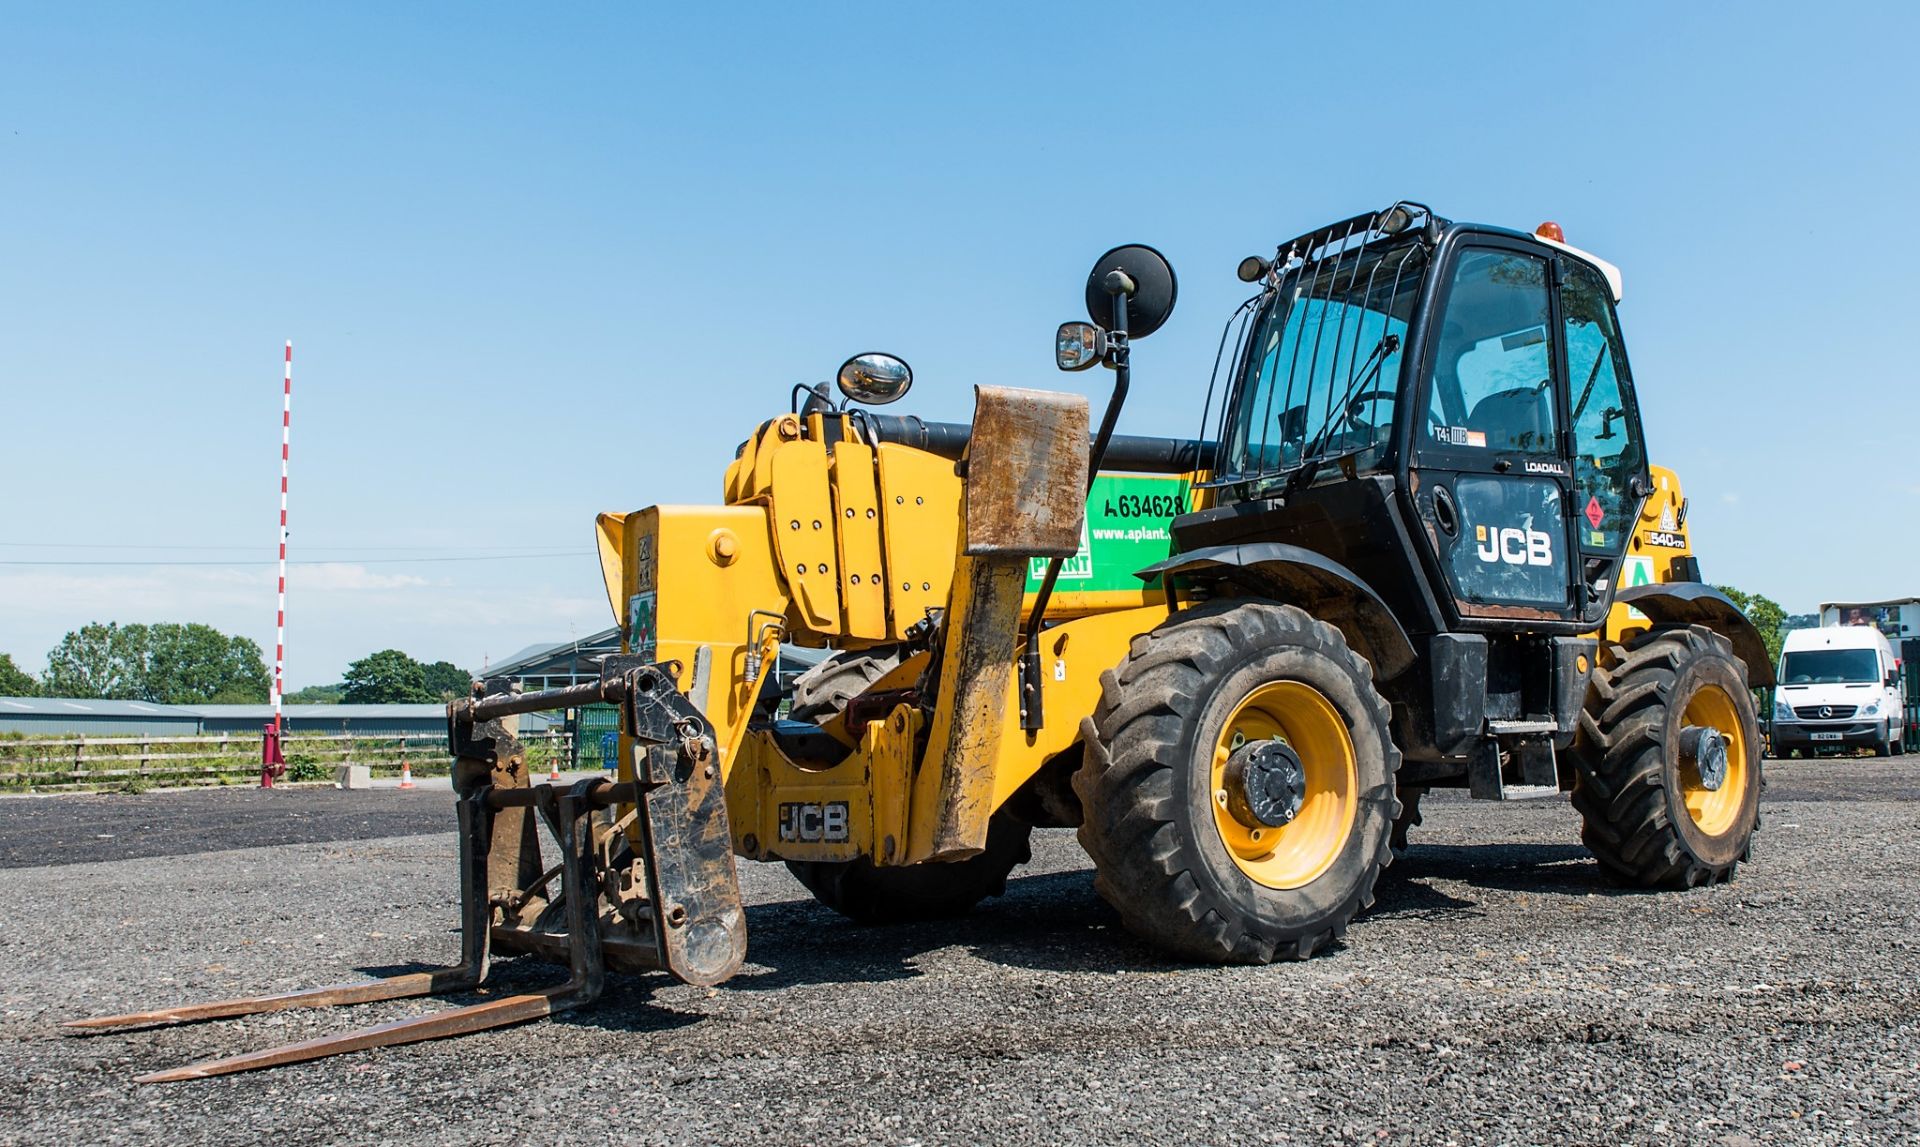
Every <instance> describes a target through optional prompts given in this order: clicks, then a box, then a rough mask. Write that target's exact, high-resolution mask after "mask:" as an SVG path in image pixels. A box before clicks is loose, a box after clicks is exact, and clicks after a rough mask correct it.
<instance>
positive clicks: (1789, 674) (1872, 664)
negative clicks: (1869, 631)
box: [1780, 649, 1880, 685]
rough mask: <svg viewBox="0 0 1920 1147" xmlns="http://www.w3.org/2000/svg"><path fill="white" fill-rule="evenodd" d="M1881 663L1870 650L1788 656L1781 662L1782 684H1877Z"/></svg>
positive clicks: (1827, 650)
mask: <svg viewBox="0 0 1920 1147" xmlns="http://www.w3.org/2000/svg"><path fill="white" fill-rule="evenodd" d="M1879 670H1880V659H1879V658H1877V657H1875V656H1874V655H1873V650H1871V649H1809V650H1806V651H1805V652H1802V653H1789V654H1787V655H1786V656H1785V657H1784V658H1782V659H1781V661H1780V680H1781V682H1782V683H1783V684H1786V685H1838V684H1840V683H1842V682H1860V681H1868V682H1872V681H1878V680H1879V679H1880V672H1879Z"/></svg>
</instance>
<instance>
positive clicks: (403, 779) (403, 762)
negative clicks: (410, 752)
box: [400, 757, 413, 789]
mask: <svg viewBox="0 0 1920 1147" xmlns="http://www.w3.org/2000/svg"><path fill="white" fill-rule="evenodd" d="M400 787H401V788H403V789H410V788H412V787H413V766H412V765H409V764H408V763H407V759H406V758H405V757H401V758H400Z"/></svg>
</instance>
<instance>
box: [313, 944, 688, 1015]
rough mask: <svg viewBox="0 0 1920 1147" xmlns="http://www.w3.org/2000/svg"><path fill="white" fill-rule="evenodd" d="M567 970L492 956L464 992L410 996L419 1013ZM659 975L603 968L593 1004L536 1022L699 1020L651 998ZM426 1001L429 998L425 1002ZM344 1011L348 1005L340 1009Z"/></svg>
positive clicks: (493, 996)
mask: <svg viewBox="0 0 1920 1147" xmlns="http://www.w3.org/2000/svg"><path fill="white" fill-rule="evenodd" d="M439 966H440V965H438V964H427V963H409V964H386V965H379V966H368V967H363V968H359V969H357V970H358V971H360V972H362V973H363V974H365V975H368V976H402V975H406V974H408V973H410V972H431V971H433V970H434V969H436V968H438V967H439ZM566 978H567V969H566V968H565V967H564V966H563V965H560V964H550V963H548V962H546V961H545V960H540V959H537V958H535V957H533V956H511V957H508V958H506V959H495V960H494V961H493V968H492V972H491V974H490V975H488V977H487V982H486V983H485V984H484V985H482V987H481V988H480V989H479V990H476V991H469V992H449V993H447V994H446V995H443V996H432V997H427V998H425V999H421V1000H416V1001H413V1003H414V1004H415V1005H416V1007H417V1010H418V1011H420V1012H422V1013H424V1012H429V1011H436V1010H440V1009H442V1008H453V1007H464V1006H466V1005H468V1004H480V1003H485V1002H487V1001H488V1000H497V999H499V998H500V997H501V996H511V995H515V994H517V993H521V992H537V991H539V990H540V989H542V988H549V987H552V986H554V985H555V984H560V983H564V982H565V981H566ZM670 982H671V981H669V980H668V979H667V977H665V976H664V975H660V974H658V973H655V974H649V975H638V976H636V975H627V974H624V973H620V972H609V973H607V985H606V989H605V990H604V991H602V992H601V994H600V998H599V999H598V1000H597V1001H595V1002H594V1003H592V1004H590V1005H588V1006H586V1007H582V1008H578V1009H575V1010H574V1011H570V1012H561V1013H560V1014H559V1015H557V1016H549V1017H547V1018H546V1019H544V1020H540V1021H536V1022H541V1023H559V1024H574V1025H577V1026H579V1027H590V1028H604V1029H607V1030H612V1031H625V1032H663V1031H672V1030H674V1029H676V1028H683V1027H687V1026H689V1025H690V1024H695V1023H699V1022H700V1021H701V1020H702V1019H704V1018H705V1017H703V1016H697V1015H688V1014H687V1013H685V1012H680V1011H675V1010H674V1009H672V1008H669V1007H664V1006H662V1005H660V1004H658V1003H655V1002H654V998H653V997H654V994H655V992H656V990H657V989H659V988H660V987H663V986H665V985H666V984H668V983H670ZM429 1000H430V1001H431V1002H428V1001H429ZM341 1010H342V1011H343V1012H344V1011H348V1010H351V1009H341Z"/></svg>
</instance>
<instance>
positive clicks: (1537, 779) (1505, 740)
mask: <svg viewBox="0 0 1920 1147" xmlns="http://www.w3.org/2000/svg"><path fill="white" fill-rule="evenodd" d="M1487 726H1488V730H1489V732H1491V733H1493V734H1495V735H1494V736H1488V737H1483V738H1481V740H1480V743H1479V744H1478V745H1476V746H1475V747H1474V750H1473V756H1472V757H1471V759H1469V760H1468V762H1467V788H1468V790H1469V791H1470V792H1471V793H1472V794H1473V799H1475V800H1491V801H1515V800H1546V799H1551V798H1563V797H1565V796H1566V795H1567V794H1566V793H1565V792H1564V791H1562V790H1561V788H1560V765H1559V762H1558V760H1557V759H1556V758H1555V755H1554V749H1553V739H1552V738H1553V736H1554V734H1555V733H1556V732H1557V729H1556V727H1555V725H1554V724H1553V722H1551V721H1488V722H1487ZM1503 750H1504V751H1505V752H1506V753H1507V754H1510V755H1511V757H1512V758H1513V759H1512V763H1511V768H1512V769H1513V771H1515V772H1516V773H1517V776H1516V777H1515V778H1514V779H1513V780H1508V779H1507V777H1506V775H1505V774H1506V772H1507V771H1508V770H1507V769H1505V768H1503V767H1502V762H1501V754H1502V752H1503Z"/></svg>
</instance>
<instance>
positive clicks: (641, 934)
mask: <svg viewBox="0 0 1920 1147" xmlns="http://www.w3.org/2000/svg"><path fill="white" fill-rule="evenodd" d="M678 668H679V667H678V666H677V665H674V664H673V663H666V664H660V665H655V664H652V663H650V662H646V661H644V660H642V659H639V658H632V657H610V658H608V659H607V662H606V664H605V666H604V668H603V669H602V671H601V678H600V680H599V681H597V682H593V683H591V684H587V685H579V686H572V687H569V688H566V689H552V690H546V691H543V692H539V693H520V692H518V691H517V686H516V685H515V683H513V682H510V681H507V680H505V679H500V678H496V679H493V680H490V681H488V682H486V683H485V685H484V686H481V687H480V688H479V689H478V690H477V695H476V696H475V697H473V698H470V699H467V700H464V701H456V702H454V703H452V704H450V705H448V706H447V724H448V733H449V739H450V743H451V745H452V747H453V753H454V756H455V758H456V760H455V765H454V784H455V787H456V790H457V792H458V798H457V800H456V802H455V808H456V811H457V814H458V820H459V848H460V904H461V910H460V925H461V927H460V932H461V940H460V962H459V963H457V964H453V965H450V966H448V967H443V968H436V969H432V970H429V971H424V972H414V973H408V974H405V975H399V976H390V977H387V978H384V979H377V980H370V981H363V982H356V983H346V984H336V985H333V986H331V987H325V988H315V989H310V990H307V991H298V992H285V993H281V994H278V995H268V996H252V997H243V998H240V999H232V1000H222V1001H219V1002H215V1003H207V1004H194V1005H186V1006H182V1007H175V1008H164V1009H161V1010H158V1011H150V1012H135V1013H129V1014H126V1015H117V1016H103V1017H99V1018H95V1019H85V1020H74V1021H70V1022H68V1023H66V1024H64V1025H62V1026H63V1028H64V1029H65V1030H67V1031H69V1032H72V1033H76V1034H88V1033H100V1032H106V1031H124V1030H127V1029H130V1028H140V1027H150V1026H155V1025H162V1024H179V1023H193V1022H198V1021H202V1020H211V1019H227V1018H233V1017H237V1016H249V1015H258V1014H261V1013H264V1012H276V1011H285V1010H289V1009H293V1008H323V1007H335V1006H340V1005H346V1004H360V1003H370V1002H374V1001H378V1000H393V999H405V998H408V997H413V996H426V995H435V994H440V993H445V992H462V991H468V990H471V989H474V988H477V987H479V986H480V985H481V984H482V983H483V982H485V980H486V978H487V973H488V970H489V964H490V960H491V956H492V952H493V951H494V950H496V949H497V950H499V951H501V952H503V953H504V952H527V953H534V954H537V955H540V956H543V957H546V958H549V959H554V960H558V961H561V962H564V963H566V964H567V965H568V967H569V968H570V970H571V973H572V974H571V975H570V976H569V977H568V979H567V980H566V981H565V982H563V983H560V984H556V985H554V986H552V987H548V988H542V989H540V990H538V991H534V992H530V993H524V994H518V995H512V996H504V997H501V998H498V999H492V1000H487V1001H484V1002H481V1003H477V1004H471V1005H468V1006H465V1007H459V1008H453V1009H451V1010H447V1011H440V1012H431V1013H427V1014H425V1015H420V1016H414V1017H411V1018H408V1019H403V1020H398V1021H395V1022H392V1023H386V1024H379V1025H375V1026H372V1027H367V1028H361V1029H359V1030H357V1031H351V1032H347V1033H344V1034H341V1035H334V1036H323V1037H320V1038H318V1039H311V1040H304V1041H301V1042H298V1043H290V1044H285V1045H283V1046H280V1047H275V1048H269V1049H266V1050H264V1051H257V1052H248V1053H244V1054H241V1055H235V1056H227V1057H223V1058H217V1059H209V1060H203V1061H201V1062H198V1063H194V1064H190V1065H188V1066H185V1067H181V1068H175V1069H171V1070H168V1071H159V1072H153V1073H150V1074H147V1075H142V1076H138V1077H137V1078H136V1082H140V1083H165V1082H173V1081H178V1080H186V1079H202V1078H206V1077H209V1076H214V1075H226V1074H229V1073H232V1072H238V1071H251V1070H254V1069H256V1068H263V1067H275V1066H279V1065H282V1064H289V1063H299V1062H302V1061H304V1060H311V1059H320V1058H323V1057H326V1056H331V1055H340V1054H343V1053H345V1052H350V1051H360V1050H364V1049H366V1048H374V1047H387V1046H391V1045H394V1044H403V1043H417V1042H420V1041H422V1040H430V1039H438V1038H441V1037H443V1036H451V1035H462V1034H465V1033H468V1032H476V1031H485V1030H487V1029H490V1028H496V1027H502V1026H505V1025H508V1024H515V1023H521V1022H524V1021H527V1020H531V1019H538V1018H540V1017H542V1016H548V1015H553V1014H555V1013H557V1012H562V1011H566V1010H567V1009H569V1008H576V1007H580V1006H582V1005H585V1004H589V1003H592V1002H593V1001H594V1000H595V999H596V998H597V997H598V996H599V995H600V993H601V990H602V988H603V987H604V984H605V979H606V970H607V968H608V966H610V965H611V966H613V967H615V968H618V969H620V970H623V971H650V970H664V971H666V972H668V973H669V974H671V975H673V976H674V977H675V978H677V979H680V980H682V981H685V982H687V983H690V984H697V985H711V984H717V983H720V982H722V981H724V980H726V979H727V978H729V977H730V976H732V975H733V973H734V972H736V971H738V970H739V967H740V964H741V963H742V962H743V961H744V960H745V958H746V915H745V912H744V910H743V908H742V906H741V903H740V891H739V884H738V881H737V878H736V875H735V871H734V863H733V851H732V846H731V839H732V838H731V834H730V833H729V831H728V827H727V818H726V805H725V793H724V791H723V789H722V786H721V783H720V776H719V767H718V754H717V752H716V751H715V748H714V737H713V729H712V726H711V725H710V724H708V722H707V720H706V718H705V717H704V716H703V715H702V714H701V713H700V711H699V709H698V708H697V707H695V706H694V705H693V704H692V703H691V702H690V701H688V700H687V698H686V697H685V696H683V695H682V694H681V693H680V692H679V690H678V689H677V688H675V686H674V684H673V682H674V678H675V676H676V675H677V671H678ZM592 701H611V702H616V703H618V704H619V705H620V707H621V725H622V732H623V733H624V734H625V735H626V738H627V743H628V745H629V749H630V757H629V770H628V772H629V777H628V778H627V779H623V780H621V781H619V782H617V783H616V782H613V781H608V780H606V779H604V778H599V777H592V778H588V779H586V780H582V781H579V782H577V783H576V784H574V785H572V786H571V787H568V788H564V789H563V788H561V787H559V786H555V785H547V784H540V785H530V784H529V783H528V778H527V770H526V758H525V753H524V751H523V749H522V747H521V744H520V742H519V739H518V738H517V736H516V735H515V732H514V729H513V725H514V724H515V723H516V722H513V721H512V720H511V719H512V718H513V717H515V716H517V715H518V714H521V713H529V712H535V711H538V710H542V709H556V708H563V707H568V706H573V705H580V704H585V703H588V702H592ZM603 810H617V811H619V812H620V813H621V814H622V815H620V817H619V819H618V820H616V821H614V822H613V823H612V824H610V825H609V824H603V823H601V818H600V817H599V816H597V815H596V814H599V813H601V812H602V811H603ZM536 815H537V816H538V817H540V819H541V820H542V821H544V822H545V823H546V824H547V827H548V829H549V830H550V831H551V832H552V834H553V838H554V840H555V841H556V842H557V843H558V845H559V848H560V853H561V855H560V863H559V864H558V865H557V866H556V867H555V868H554V869H552V870H551V871H544V872H543V871H542V869H541V866H540V853H539V841H538V835H537V833H536V832H535V826H534V824H533V820H532V818H533V817H534V816H536ZM629 822H631V823H632V824H633V825H634V828H633V829H632V830H631V831H624V832H623V831H622V829H623V828H624V827H625V826H626V825H627V824H628V823H629ZM635 845H637V846H638V847H637V849H636V848H635V847H634V846H635ZM556 877H557V878H558V880H559V882H560V888H559V891H558V895H557V896H549V895H548V892H549V889H550V887H551V884H552V881H553V880H554V879H555V878H556Z"/></svg>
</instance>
